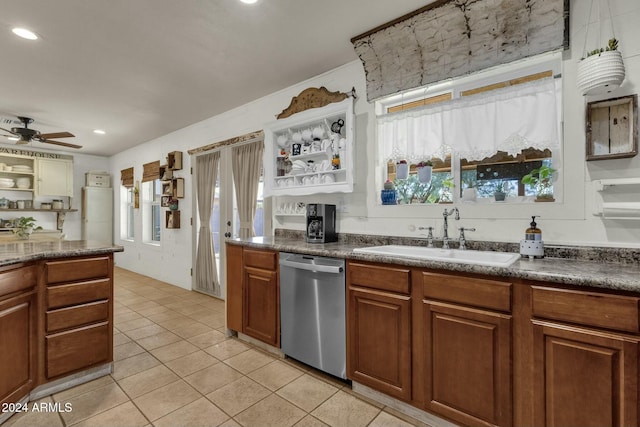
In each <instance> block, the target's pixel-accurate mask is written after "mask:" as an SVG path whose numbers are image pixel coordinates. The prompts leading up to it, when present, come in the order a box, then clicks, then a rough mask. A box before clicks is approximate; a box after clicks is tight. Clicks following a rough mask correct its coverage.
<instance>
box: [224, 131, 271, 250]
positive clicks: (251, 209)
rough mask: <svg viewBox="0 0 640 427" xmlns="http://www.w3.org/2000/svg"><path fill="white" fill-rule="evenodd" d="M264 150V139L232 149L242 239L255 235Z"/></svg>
mask: <svg viewBox="0 0 640 427" xmlns="http://www.w3.org/2000/svg"><path fill="white" fill-rule="evenodd" d="M263 152H264V141H263V140H259V141H256V142H252V143H249V144H243V145H240V146H237V147H233V149H232V155H231V157H232V160H231V165H232V167H233V183H234V185H235V187H236V201H237V205H238V217H239V219H240V230H239V232H238V234H239V237H240V238H242V239H246V238H249V237H254V236H255V231H254V229H253V217H254V216H255V214H256V205H257V200H256V197H257V196H258V185H259V183H260V175H261V172H262V153H263Z"/></svg>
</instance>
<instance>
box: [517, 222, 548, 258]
mask: <svg viewBox="0 0 640 427" xmlns="http://www.w3.org/2000/svg"><path fill="white" fill-rule="evenodd" d="M520 255H522V256H523V257H529V258H530V259H533V258H544V242H543V241H542V230H540V229H539V228H538V227H537V224H536V216H532V217H531V223H530V224H529V228H527V230H526V231H525V236H524V240H521V241H520Z"/></svg>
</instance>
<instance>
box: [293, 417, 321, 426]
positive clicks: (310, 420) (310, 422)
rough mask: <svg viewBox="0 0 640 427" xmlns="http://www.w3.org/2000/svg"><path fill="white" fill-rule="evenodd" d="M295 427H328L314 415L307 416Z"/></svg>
mask: <svg viewBox="0 0 640 427" xmlns="http://www.w3.org/2000/svg"><path fill="white" fill-rule="evenodd" d="M294 427H327V425H326V424H325V423H323V422H322V421H320V420H319V419H317V418H316V417H314V416H312V415H307V416H306V417H304V418H303V419H301V420H300V421H298V422H297V423H295V424H294Z"/></svg>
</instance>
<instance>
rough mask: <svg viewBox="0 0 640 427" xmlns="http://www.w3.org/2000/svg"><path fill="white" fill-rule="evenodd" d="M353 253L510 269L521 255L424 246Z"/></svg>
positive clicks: (357, 249)
mask: <svg viewBox="0 0 640 427" xmlns="http://www.w3.org/2000/svg"><path fill="white" fill-rule="evenodd" d="M353 251H354V252H357V253H365V254H374V255H386V256H392V257H401V258H417V259H424V260H429V261H443V262H454V263H458V264H475V265H486V266H490V267H509V266H510V265H511V264H513V263H514V262H516V261H517V260H518V259H520V255H519V254H516V253H511V252H490V251H474V250H464V251H461V250H459V249H441V248H427V247H424V246H403V245H384V246H370V247H366V248H356V249H354V250H353Z"/></svg>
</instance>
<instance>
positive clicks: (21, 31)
mask: <svg viewBox="0 0 640 427" xmlns="http://www.w3.org/2000/svg"><path fill="white" fill-rule="evenodd" d="M11 31H13V34H15V35H16V36H18V37H22V38H23V39H27V40H38V35H37V34H36V33H34V32H33V31H29V30H27V29H26V28H17V27H16V28H13V29H12V30H11Z"/></svg>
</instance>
